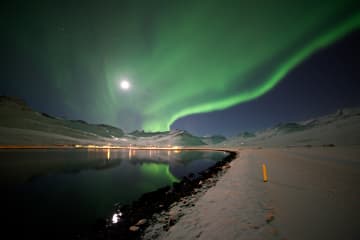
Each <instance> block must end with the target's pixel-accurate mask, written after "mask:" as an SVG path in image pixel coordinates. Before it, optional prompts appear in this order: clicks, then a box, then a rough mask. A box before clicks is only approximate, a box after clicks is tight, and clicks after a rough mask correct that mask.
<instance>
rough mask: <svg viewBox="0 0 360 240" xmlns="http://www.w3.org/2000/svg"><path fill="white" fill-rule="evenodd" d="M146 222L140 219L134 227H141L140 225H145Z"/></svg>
mask: <svg viewBox="0 0 360 240" xmlns="http://www.w3.org/2000/svg"><path fill="white" fill-rule="evenodd" d="M146 222H147V221H146V219H145V218H144V219H140V220H139V221H138V222H137V223H136V224H135V226H141V225H144V224H145V223H146Z"/></svg>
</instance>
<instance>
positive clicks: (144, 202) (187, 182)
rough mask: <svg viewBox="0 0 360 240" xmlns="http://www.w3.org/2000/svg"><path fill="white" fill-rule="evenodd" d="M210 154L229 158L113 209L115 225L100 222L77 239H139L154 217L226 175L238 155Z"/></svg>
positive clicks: (229, 151)
mask: <svg viewBox="0 0 360 240" xmlns="http://www.w3.org/2000/svg"><path fill="white" fill-rule="evenodd" d="M212 151H222V152H226V153H228V155H227V156H226V157H225V158H223V159H222V160H220V161H218V162H217V163H215V164H214V165H213V166H211V167H209V168H208V169H206V170H204V171H202V172H201V173H200V174H199V176H197V177H195V175H194V174H189V175H188V176H187V177H183V178H182V180H181V181H180V182H175V183H173V185H172V186H166V187H163V188H160V189H158V190H155V191H152V192H148V193H144V194H143V195H142V196H141V197H140V198H139V199H138V200H136V201H134V202H133V203H132V204H130V205H124V206H120V205H118V206H116V209H115V212H114V216H115V217H117V219H118V222H117V223H113V221H112V220H113V219H112V216H109V217H108V218H107V219H99V220H98V221H97V222H96V223H94V224H93V225H92V226H91V227H90V229H89V231H88V232H86V233H80V234H79V235H77V236H76V239H107V240H110V239H140V238H141V235H142V234H143V232H144V230H145V228H146V227H147V226H149V224H150V221H149V220H150V219H152V218H153V216H154V214H160V213H161V212H166V211H167V210H169V208H170V207H171V206H172V205H173V204H174V203H176V202H179V201H180V200H181V199H182V198H184V197H187V196H191V195H193V194H194V193H196V192H198V191H199V189H201V188H208V187H209V186H208V187H206V186H205V185H204V184H203V183H204V182H205V181H206V180H208V179H213V178H214V180H215V181H216V179H217V177H218V175H219V174H220V173H223V172H225V171H226V169H227V168H228V167H229V163H230V162H231V161H232V160H234V159H235V158H236V156H237V153H236V152H235V151H231V150H216V149H214V150H212ZM170 224H171V223H170Z"/></svg>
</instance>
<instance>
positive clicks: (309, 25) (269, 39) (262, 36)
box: [8, 0, 360, 131]
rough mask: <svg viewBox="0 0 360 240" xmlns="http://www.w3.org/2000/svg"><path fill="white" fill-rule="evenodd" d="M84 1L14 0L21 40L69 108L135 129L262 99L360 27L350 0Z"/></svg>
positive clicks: (14, 28) (13, 18) (161, 126)
mask: <svg viewBox="0 0 360 240" xmlns="http://www.w3.org/2000/svg"><path fill="white" fill-rule="evenodd" d="M75 2H76V3H73V2H69V3H67V2H66V1H60V2H57V1H54V2H51V3H48V2H44V3H41V4H40V3H39V4H36V3H33V2H32V3H27V4H28V5H24V4H22V5H20V4H19V5H16V6H15V5H14V6H15V7H14V9H12V11H13V12H14V15H11V13H10V15H9V21H10V22H11V24H10V25H9V26H8V28H9V29H10V32H11V33H12V35H13V36H15V37H14V38H15V39H16V40H15V43H14V44H16V48H17V49H18V51H19V52H21V53H22V54H25V55H27V56H30V57H31V59H32V61H33V63H34V65H36V66H41V69H43V71H44V72H45V75H46V76H47V77H48V78H49V79H51V85H52V87H53V89H56V91H55V92H56V94H54V95H55V96H57V97H59V98H61V101H62V102H63V103H64V104H65V107H66V108H67V109H70V110H71V112H73V113H77V112H81V115H83V116H84V118H85V119H89V120H93V121H97V122H105V123H109V124H113V125H116V126H119V127H121V128H125V130H133V129H137V128H143V129H145V130H147V131H160V130H168V129H169V128H170V126H171V124H172V123H173V122H174V121H175V120H177V119H179V118H181V117H184V116H187V115H191V114H196V113H204V112H211V111H216V110H222V109H225V108H228V107H231V106H234V105H236V104H240V103H242V102H245V101H250V100H252V99H255V98H258V97H260V96H262V95H263V94H265V93H266V92H268V91H269V90H271V89H272V88H273V87H274V86H276V84H277V83H278V82H279V81H281V79H283V78H284V76H285V75H286V74H287V73H288V72H289V71H291V70H292V69H293V68H294V67H296V66H297V65H298V64H299V63H301V62H302V61H304V60H305V59H306V58H307V57H309V56H310V55H311V54H313V53H314V52H316V51H317V50H319V49H321V48H323V47H326V46H328V45H330V44H332V43H334V42H335V41H337V40H338V39H340V38H341V37H343V36H345V35H346V34H348V33H349V32H351V31H354V30H357V29H359V26H360V11H359V3H357V1H348V0H338V1H298V2H293V1H280V0H279V1H228V0H225V1H224V0H222V1H215V0H209V1H141V0H138V1H130V0H129V1H105V2H98V1H86V2H83V1H75ZM10 12H11V11H10ZM15 13H16V14H15ZM125 78H126V79H128V80H129V82H130V83H131V89H130V90H129V91H122V90H121V89H120V88H119V83H120V81H121V79H125Z"/></svg>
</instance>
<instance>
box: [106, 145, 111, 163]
mask: <svg viewBox="0 0 360 240" xmlns="http://www.w3.org/2000/svg"><path fill="white" fill-rule="evenodd" d="M106 159H107V160H110V148H108V150H107V154H106Z"/></svg>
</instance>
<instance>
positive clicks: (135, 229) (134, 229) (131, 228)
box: [129, 226, 140, 232]
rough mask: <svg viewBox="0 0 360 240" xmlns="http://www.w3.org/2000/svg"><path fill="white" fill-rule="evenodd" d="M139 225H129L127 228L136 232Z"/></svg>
mask: <svg viewBox="0 0 360 240" xmlns="http://www.w3.org/2000/svg"><path fill="white" fill-rule="evenodd" d="M139 229H140V228H139V227H138V226H131V227H130V228H129V230H130V231H132V232H137V231H139Z"/></svg>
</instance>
